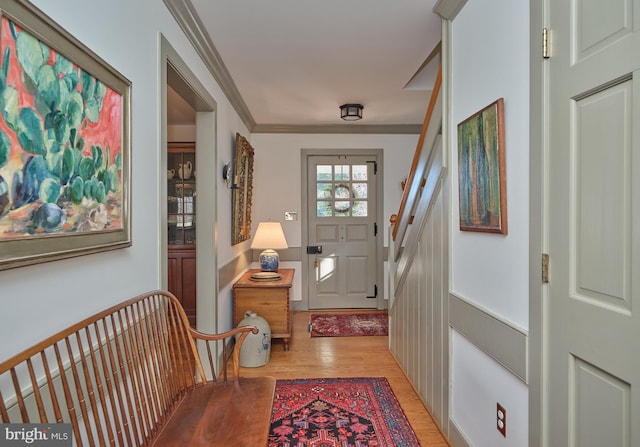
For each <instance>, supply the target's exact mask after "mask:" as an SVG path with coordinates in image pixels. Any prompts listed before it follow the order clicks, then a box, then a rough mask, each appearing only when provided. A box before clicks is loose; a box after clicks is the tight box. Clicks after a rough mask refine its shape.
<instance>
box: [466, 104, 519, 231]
mask: <svg viewBox="0 0 640 447" xmlns="http://www.w3.org/2000/svg"><path fill="white" fill-rule="evenodd" d="M504 146H505V145H504V99H503V98H500V99H498V100H497V101H495V102H493V103H491V104H489V105H488V106H487V107H485V108H484V109H482V110H480V111H479V112H477V113H475V114H473V115H472V116H470V117H469V118H467V119H466V120H464V121H462V122H461V123H460V124H458V188H459V199H460V200H459V202H460V205H459V211H460V230H462V231H480V232H489V233H500V234H507V191H506V175H505V147H504Z"/></svg>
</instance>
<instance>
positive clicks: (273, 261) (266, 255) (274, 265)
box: [260, 248, 280, 272]
mask: <svg viewBox="0 0 640 447" xmlns="http://www.w3.org/2000/svg"><path fill="white" fill-rule="evenodd" d="M279 264H280V256H278V252H277V251H275V250H272V249H270V248H267V249H266V250H264V251H263V252H262V253H260V268H262V271H263V272H277V271H278V265H279Z"/></svg>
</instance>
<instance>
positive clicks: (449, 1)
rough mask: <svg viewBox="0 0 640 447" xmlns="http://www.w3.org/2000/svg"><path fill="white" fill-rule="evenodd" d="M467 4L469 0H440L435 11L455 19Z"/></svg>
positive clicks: (448, 18) (445, 17)
mask: <svg viewBox="0 0 640 447" xmlns="http://www.w3.org/2000/svg"><path fill="white" fill-rule="evenodd" d="M466 4H467V0H438V1H437V2H436V4H435V5H434V7H433V12H435V13H436V14H438V15H440V17H442V18H443V19H447V20H453V19H454V18H455V17H456V16H457V15H458V13H459V12H460V11H461V10H462V8H463V7H464V5H466Z"/></svg>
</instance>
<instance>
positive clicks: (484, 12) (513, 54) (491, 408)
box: [450, 0, 529, 447]
mask: <svg viewBox="0 0 640 447" xmlns="http://www.w3.org/2000/svg"><path fill="white" fill-rule="evenodd" d="M451 48H452V61H451V74H452V79H451V97H452V107H451V122H452V125H453V128H452V129H451V136H452V153H451V160H450V166H451V171H450V172H451V176H450V181H451V219H450V222H451V229H450V235H451V258H450V259H451V271H450V274H451V277H450V281H451V283H450V284H451V293H452V294H455V295H457V296H458V297H460V298H462V299H465V300H468V301H470V302H472V303H473V304H475V305H477V306H479V307H480V308H482V309H484V310H485V311H487V312H489V313H491V314H494V315H496V316H498V317H499V318H501V319H502V320H504V321H506V322H507V323H508V324H511V325H513V326H516V327H518V328H521V329H523V330H525V331H526V330H527V328H528V319H529V316H528V306H529V305H528V244H529V241H528V238H529V225H528V222H529V212H528V210H529V190H528V184H529V131H528V123H529V4H528V2H514V1H512V0H477V1H472V2H468V3H467V4H466V6H465V7H464V8H463V9H462V11H461V12H460V14H459V15H458V16H457V17H456V18H455V19H454V21H453V24H452V46H451ZM501 97H502V98H504V106H505V118H504V122H505V141H506V144H505V148H506V177H507V217H508V227H509V234H508V235H506V236H504V235H497V234H487V233H472V232H461V231H460V230H459V214H458V183H457V182H458V177H457V172H458V164H457V138H456V130H457V124H458V123H460V122H461V121H463V120H465V119H466V118H468V117H469V116H471V115H472V114H474V113H476V112H477V111H479V110H481V109H482V108H484V107H485V106H487V105H489V104H490V103H492V102H493V101H495V100H496V99H498V98H501ZM451 359H452V370H451V380H452V399H451V411H452V418H453V420H454V421H455V423H456V425H457V426H458V428H459V429H460V430H461V431H462V432H463V433H464V434H465V436H466V437H467V438H468V440H469V441H470V443H471V445H473V446H476V447H494V446H499V445H509V446H521V445H526V439H527V430H526V427H527V417H528V415H527V406H528V397H527V392H526V385H524V384H523V383H521V382H520V383H521V385H522V386H515V384H514V381H515V382H518V380H517V379H515V376H512V375H511V373H509V372H508V371H507V370H504V369H502V368H501V367H500V366H499V365H498V364H497V363H495V362H494V361H493V360H491V358H490V357H488V356H487V355H485V354H484V353H483V352H482V351H480V350H479V349H478V348H477V347H475V346H474V345H473V344H471V343H469V342H468V340H466V339H465V338H464V337H463V336H462V335H460V334H459V333H457V332H454V336H452V338H451ZM507 377H508V378H509V379H508V380H507V379H506V378H507ZM507 398H508V401H507V402H508V403H507V404H504V400H505V399H507ZM500 400H503V402H501V403H502V404H503V405H504V406H505V407H506V409H507V412H508V415H509V424H508V428H507V438H506V439H504V438H502V436H501V435H500V434H499V433H498V431H497V430H496V421H495V408H496V402H497V401H500ZM509 426H510V427H511V428H510V427H509ZM496 435H497V436H496Z"/></svg>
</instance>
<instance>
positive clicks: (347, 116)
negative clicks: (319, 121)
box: [340, 104, 364, 121]
mask: <svg viewBox="0 0 640 447" xmlns="http://www.w3.org/2000/svg"><path fill="white" fill-rule="evenodd" d="M363 109H364V106H363V105H362V104H342V105H341V106H340V118H342V119H343V120H345V121H358V120H361V119H362V110H363Z"/></svg>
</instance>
